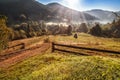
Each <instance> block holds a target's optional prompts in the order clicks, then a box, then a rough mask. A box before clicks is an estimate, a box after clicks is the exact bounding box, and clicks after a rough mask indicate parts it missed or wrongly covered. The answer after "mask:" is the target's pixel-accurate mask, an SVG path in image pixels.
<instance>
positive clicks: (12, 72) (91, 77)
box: [0, 34, 120, 80]
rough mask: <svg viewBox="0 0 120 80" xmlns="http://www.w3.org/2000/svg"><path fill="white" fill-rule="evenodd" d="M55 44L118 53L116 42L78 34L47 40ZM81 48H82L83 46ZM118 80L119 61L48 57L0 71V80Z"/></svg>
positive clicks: (114, 59)
mask: <svg viewBox="0 0 120 80" xmlns="http://www.w3.org/2000/svg"><path fill="white" fill-rule="evenodd" d="M50 39H52V40H53V41H56V42H62V41H63V42H65V43H76V42H77V43H86V44H87V45H85V46H88V47H89V46H90V47H95V48H96V47H98V48H106V49H112V50H118V51H120V48H119V47H120V39H114V38H113V39H112V38H97V37H93V36H91V35H86V34H79V38H78V39H77V40H76V39H74V38H73V36H51V37H50ZM83 46H84V45H83ZM96 79H98V80H120V59H119V58H110V57H101V56H77V55H72V54H61V53H57V52H56V53H54V54H53V53H50V52H46V54H44V55H37V56H34V57H31V58H29V59H26V60H24V61H22V62H20V63H18V64H16V65H14V66H11V67H9V68H8V69H0V80H96Z"/></svg>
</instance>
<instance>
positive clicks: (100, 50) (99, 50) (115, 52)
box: [54, 43, 120, 54]
mask: <svg viewBox="0 0 120 80" xmlns="http://www.w3.org/2000/svg"><path fill="white" fill-rule="evenodd" d="M54 46H63V47H69V48H76V49H84V50H91V51H98V52H107V53H114V54H120V52H117V51H110V50H102V49H95V48H86V47H79V46H73V45H65V44H58V43H54Z"/></svg>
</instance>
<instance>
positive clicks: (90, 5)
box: [37, 0, 120, 11]
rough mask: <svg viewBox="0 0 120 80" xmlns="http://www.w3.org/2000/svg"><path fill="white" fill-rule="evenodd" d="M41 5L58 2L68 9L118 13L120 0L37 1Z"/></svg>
mask: <svg viewBox="0 0 120 80" xmlns="http://www.w3.org/2000/svg"><path fill="white" fill-rule="evenodd" d="M37 1H39V2H41V3H43V4H48V3H51V2H58V3H61V4H62V5H64V6H67V7H69V8H72V9H75V10H79V11H86V10H91V9H103V10H110V11H120V0H37Z"/></svg>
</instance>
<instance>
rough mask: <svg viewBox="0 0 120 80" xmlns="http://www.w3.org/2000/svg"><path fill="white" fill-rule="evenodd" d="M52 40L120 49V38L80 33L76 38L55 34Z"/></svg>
mask: <svg viewBox="0 0 120 80" xmlns="http://www.w3.org/2000/svg"><path fill="white" fill-rule="evenodd" d="M52 40H53V41H55V42H63V43H78V44H79V43H84V44H86V45H85V46H87V47H93V48H101V49H110V50H116V51H120V38H103V37H95V36H92V35H89V34H84V33H80V34H79V36H78V39H74V38H73V36H54V37H53V39H52ZM82 46H84V45H82Z"/></svg>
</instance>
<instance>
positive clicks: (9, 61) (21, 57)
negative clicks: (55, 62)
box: [0, 43, 50, 68]
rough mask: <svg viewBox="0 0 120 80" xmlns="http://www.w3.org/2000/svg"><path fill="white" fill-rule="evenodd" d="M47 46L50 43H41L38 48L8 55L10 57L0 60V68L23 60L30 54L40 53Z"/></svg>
mask: <svg viewBox="0 0 120 80" xmlns="http://www.w3.org/2000/svg"><path fill="white" fill-rule="evenodd" d="M49 48H50V43H43V44H42V45H41V47H39V48H35V49H31V50H27V51H23V52H20V53H19V54H18V55H15V56H13V57H10V58H8V59H6V60H4V61H2V62H0V68H8V67H10V66H12V65H14V64H16V63H18V62H21V61H23V60H24V59H27V58H29V57H31V56H35V55H37V54H41V53H42V52H44V51H46V50H47V49H49Z"/></svg>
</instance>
